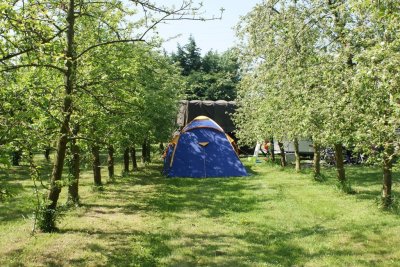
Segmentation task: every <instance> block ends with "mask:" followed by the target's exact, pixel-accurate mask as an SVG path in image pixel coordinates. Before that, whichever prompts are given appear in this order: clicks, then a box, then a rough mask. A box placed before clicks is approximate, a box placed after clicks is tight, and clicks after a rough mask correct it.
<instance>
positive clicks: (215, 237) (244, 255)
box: [49, 225, 365, 266]
mask: <svg viewBox="0 0 400 267" xmlns="http://www.w3.org/2000/svg"><path fill="white" fill-rule="evenodd" d="M64 231H65V232H68V233H71V232H72V233H74V232H77V233H81V234H89V235H95V236H96V238H98V239H102V240H107V242H108V245H104V243H102V245H99V244H97V243H95V242H92V243H90V244H88V245H86V247H85V248H84V249H85V250H90V251H92V252H95V253H101V255H102V256H104V257H106V259H107V263H106V265H107V266H132V265H135V266H159V265H169V266H254V265H259V264H264V265H265V264H267V265H279V266H295V265H296V266H299V265H303V264H305V263H307V262H309V261H312V260H313V259H317V258H320V257H324V256H326V255H330V256H334V257H343V256H356V257H358V258H360V263H361V262H363V261H362V260H361V259H362V253H363V252H362V251H360V252H355V251H353V250H350V249H347V248H346V247H338V248H335V249H333V248H326V247H319V248H316V249H315V250H314V251H309V250H306V249H305V248H303V247H302V246H301V240H302V239H303V238H308V237H311V236H314V237H318V238H325V237H327V236H329V235H334V234H337V233H336V232H335V231H336V230H333V229H327V228H324V227H323V226H321V225H314V226H310V227H304V228H301V229H297V230H294V231H289V230H288V231H279V230H276V229H269V228H268V227H267V225H253V226H252V229H251V231H250V230H249V231H247V232H243V233H237V234H228V235H226V234H220V233H213V234H210V233H190V234H182V233H180V232H170V233H160V232H157V233H154V232H153V233H151V232H140V231H132V232H126V231H120V232H103V231H90V230H88V231H86V230H84V229H81V230H74V229H65V230H64ZM238 244H240V245H238ZM179 250H181V251H182V253H181V254H180V255H179V256H176V255H173V253H174V252H175V251H179ZM49 260H51V259H49ZM364 263H365V262H364ZM69 264H72V265H80V266H83V265H84V264H85V259H84V258H81V259H73V260H70V261H69Z"/></svg>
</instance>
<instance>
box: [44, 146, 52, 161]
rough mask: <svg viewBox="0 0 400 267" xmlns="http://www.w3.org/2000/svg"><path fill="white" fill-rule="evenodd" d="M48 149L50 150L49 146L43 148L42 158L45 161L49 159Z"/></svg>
mask: <svg viewBox="0 0 400 267" xmlns="http://www.w3.org/2000/svg"><path fill="white" fill-rule="evenodd" d="M50 151H51V148H50V147H46V149H45V150H44V158H45V159H46V160H47V161H50Z"/></svg>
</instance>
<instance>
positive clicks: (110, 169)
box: [107, 145, 114, 181]
mask: <svg viewBox="0 0 400 267" xmlns="http://www.w3.org/2000/svg"><path fill="white" fill-rule="evenodd" d="M107 165H108V178H109V179H110V180H111V181H112V180H114V147H113V146H112V145H109V146H108V158H107Z"/></svg>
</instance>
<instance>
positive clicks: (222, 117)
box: [177, 100, 236, 137]
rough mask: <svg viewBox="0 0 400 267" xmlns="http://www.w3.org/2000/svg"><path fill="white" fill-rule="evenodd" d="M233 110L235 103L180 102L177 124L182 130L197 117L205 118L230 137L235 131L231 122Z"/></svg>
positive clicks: (219, 101) (209, 101)
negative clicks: (218, 126) (217, 125)
mask: <svg viewBox="0 0 400 267" xmlns="http://www.w3.org/2000/svg"><path fill="white" fill-rule="evenodd" d="M235 110H236V103H235V101H225V100H217V101H211V100H190V101H189V100H182V101H180V107H179V113H178V117H177V124H178V126H179V129H182V128H183V127H184V126H185V125H187V124H188V123H189V122H191V121H192V120H193V119H194V118H196V117H197V116H207V117H209V118H210V119H212V120H214V121H215V122H216V123H218V124H219V125H220V126H221V127H222V129H224V131H225V132H226V133H229V135H231V136H232V135H234V134H233V132H234V131H235V130H236V127H235V124H234V123H233V121H232V114H233V113H235ZM232 137H233V136H232Z"/></svg>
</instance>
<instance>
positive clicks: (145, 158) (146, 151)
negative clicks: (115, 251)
mask: <svg viewBox="0 0 400 267" xmlns="http://www.w3.org/2000/svg"><path fill="white" fill-rule="evenodd" d="M149 162H150V144H149V140H147V138H145V139H144V140H143V144H142V163H149Z"/></svg>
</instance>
